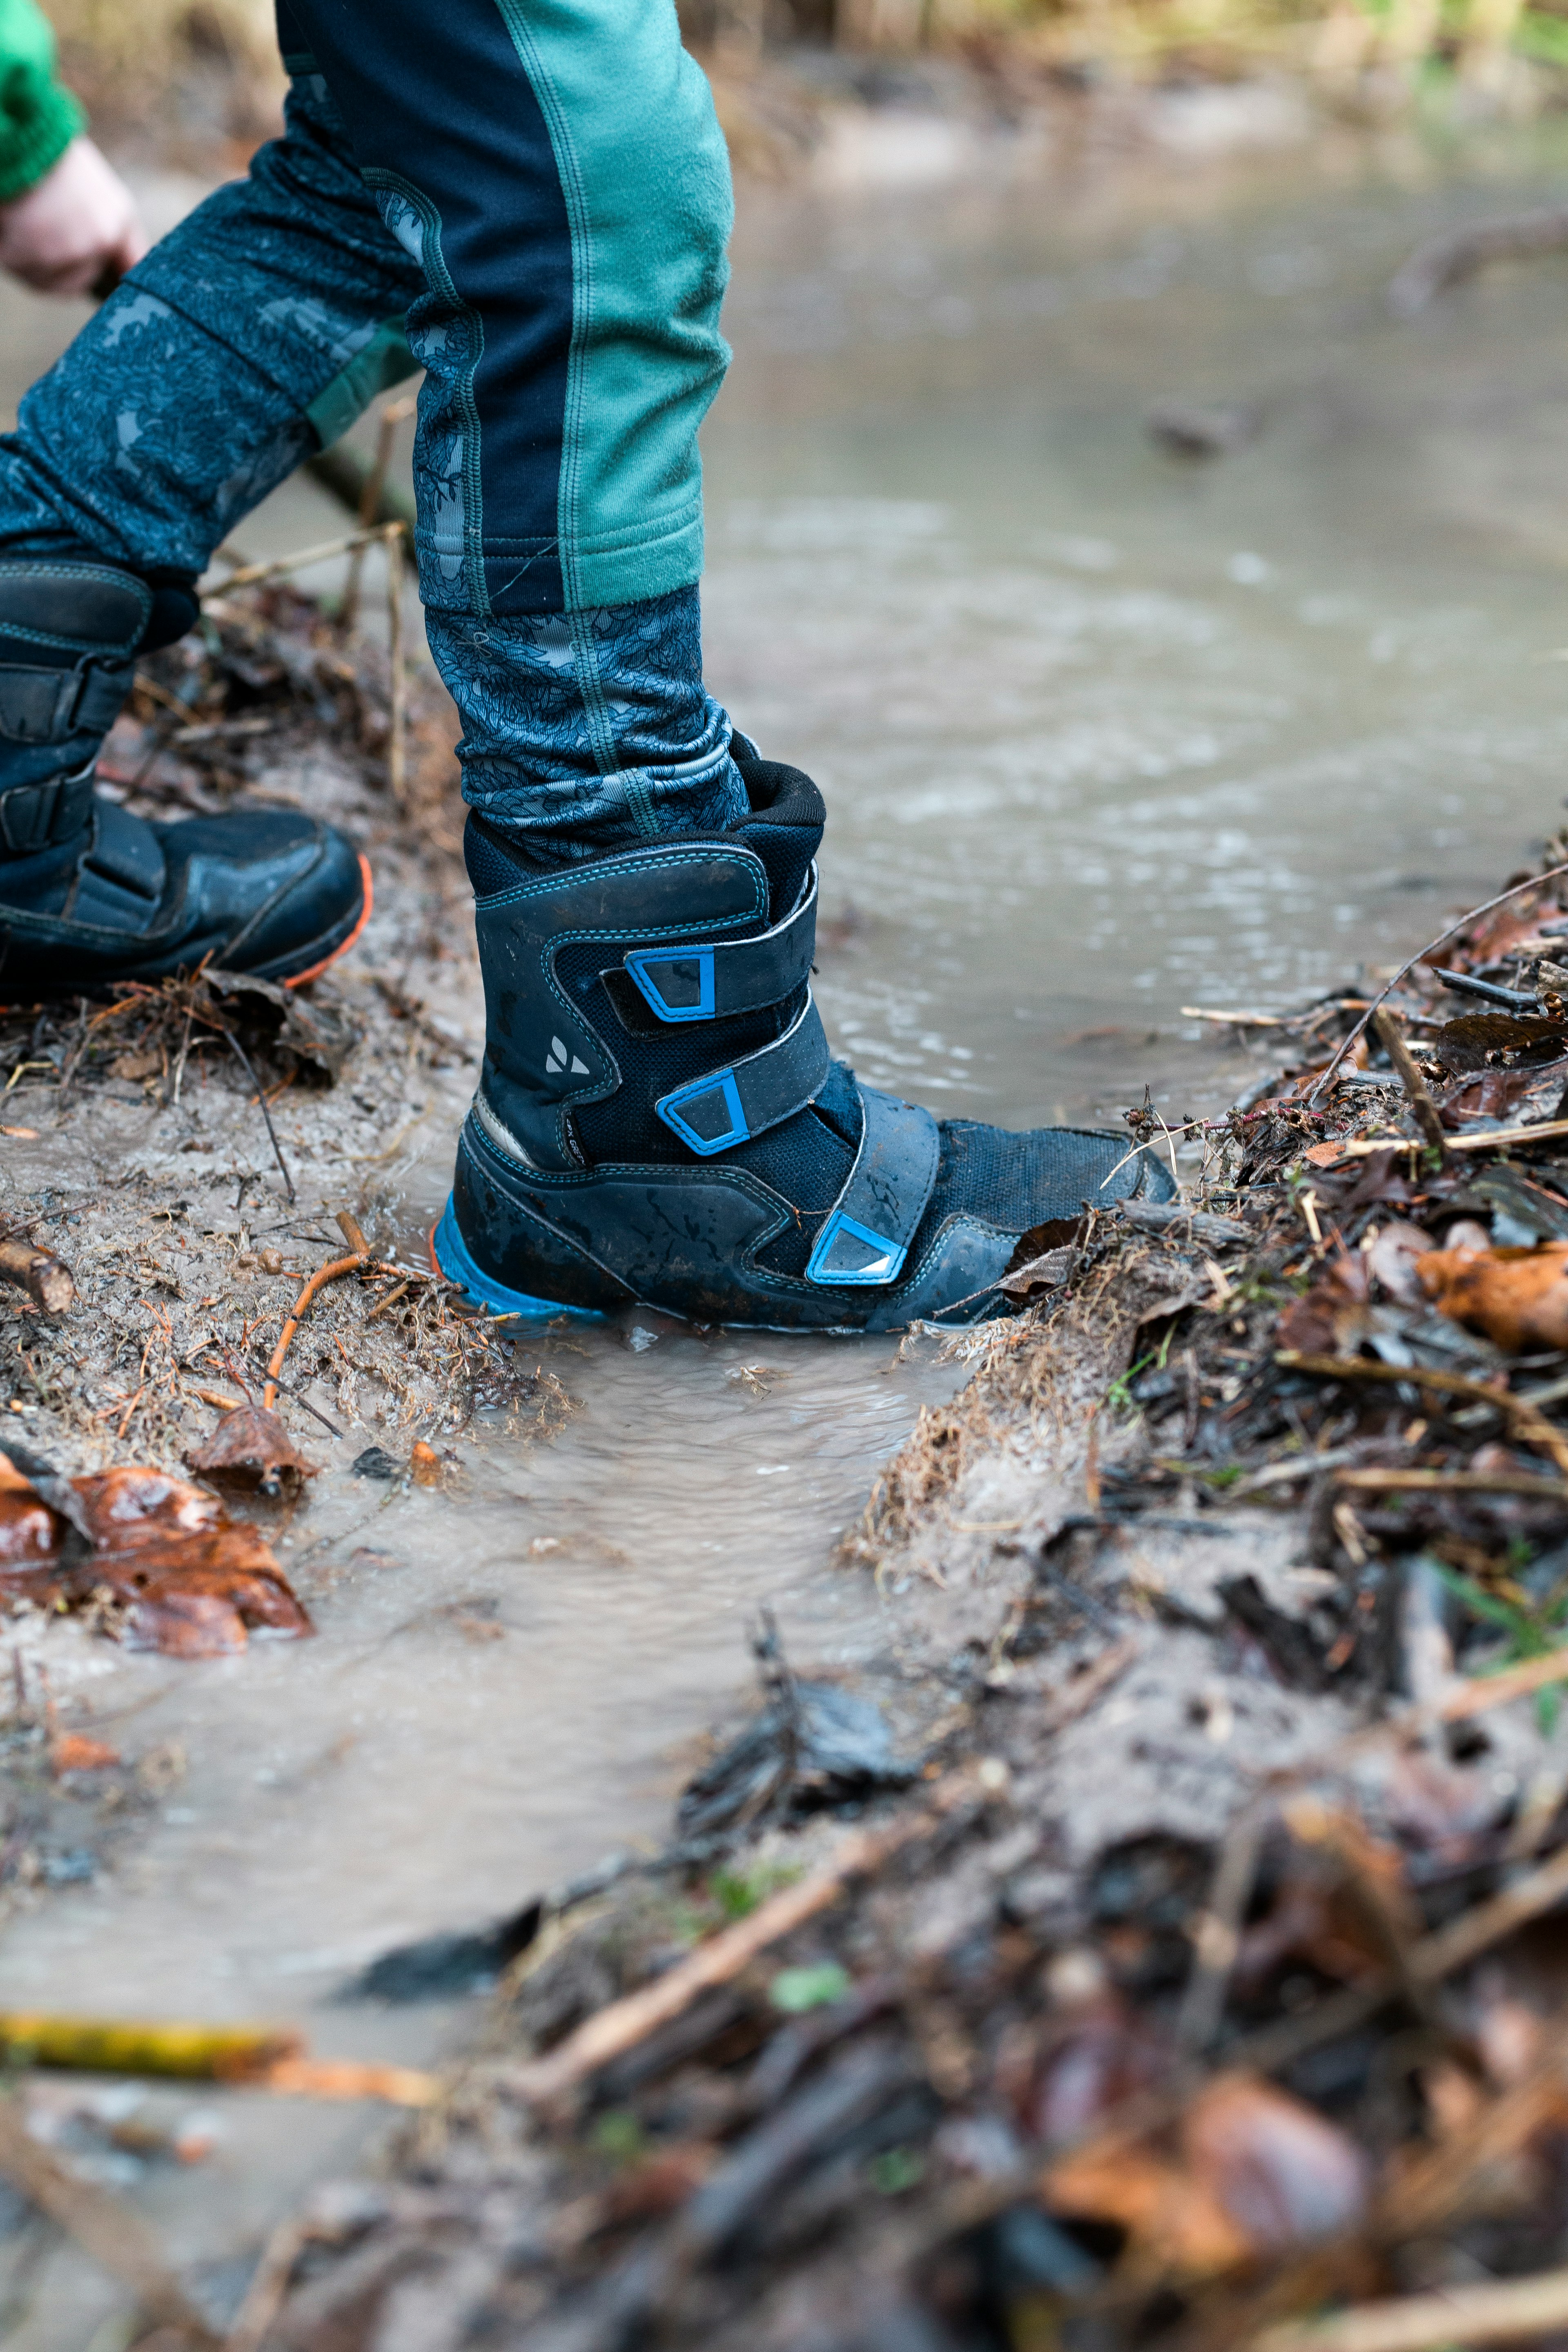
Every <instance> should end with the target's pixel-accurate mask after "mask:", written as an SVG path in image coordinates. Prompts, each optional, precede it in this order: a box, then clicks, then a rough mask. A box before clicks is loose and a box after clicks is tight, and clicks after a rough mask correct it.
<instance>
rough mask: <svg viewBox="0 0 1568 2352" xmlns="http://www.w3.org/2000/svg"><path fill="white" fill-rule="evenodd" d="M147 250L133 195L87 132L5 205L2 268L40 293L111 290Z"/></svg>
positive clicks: (0, 218) (0, 219)
mask: <svg viewBox="0 0 1568 2352" xmlns="http://www.w3.org/2000/svg"><path fill="white" fill-rule="evenodd" d="M146 250H147V236H146V232H145V231H144V230H143V228H142V223H141V221H140V219H139V218H138V216H137V212H136V204H135V199H134V198H133V197H132V194H131V191H130V189H129V188H128V187H127V186H126V185H125V183H124V181H123V180H121V177H120V175H119V173H117V172H115V171H113V170H112V169H111V168H110V165H109V164H108V163H105V161H104V159H103V157H102V156H101V155H100V153H99V151H98V149H97V148H96V147H95V146H94V145H93V143H92V142H91V140H90V139H73V140H72V141H71V143H70V145H69V146H68V148H67V149H66V151H65V153H64V154H63V155H62V156H61V157H60V159H59V162H58V163H56V164H55V165H53V167H52V168H51V169H50V170H49V171H47V172H46V173H44V176H43V178H42V179H41V180H39V181H38V182H37V184H35V185H34V186H33V187H30V188H29V189H28V190H27V192H26V194H25V195H20V196H18V197H17V198H16V201H15V203H13V204H9V205H0V269H5V270H9V272H10V273H11V275H12V277H13V278H20V279H21V280H22V282H23V284H24V285H26V286H34V287H37V289H38V291H39V293H41V294H110V293H112V291H113V289H114V288H115V287H116V286H117V285H118V284H119V282H120V280H121V278H123V277H124V275H125V272H126V271H127V270H128V269H130V268H132V266H133V265H134V264H135V263H136V262H138V261H140V260H141V258H142V255H143V254H144V253H145V252H146Z"/></svg>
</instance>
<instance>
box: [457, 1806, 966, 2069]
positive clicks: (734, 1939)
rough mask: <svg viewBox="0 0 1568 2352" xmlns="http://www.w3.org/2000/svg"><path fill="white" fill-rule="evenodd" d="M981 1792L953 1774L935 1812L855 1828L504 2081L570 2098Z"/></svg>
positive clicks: (926, 1810) (917, 1813) (924, 1812)
mask: <svg viewBox="0 0 1568 2352" xmlns="http://www.w3.org/2000/svg"><path fill="white" fill-rule="evenodd" d="M975 1793H976V1783H975V1780H974V1778H973V1774H972V1773H969V1772H964V1771H959V1772H954V1773H951V1774H950V1775H949V1776H948V1777H947V1779H946V1780H942V1781H941V1782H939V1784H938V1785H937V1787H936V1788H935V1789H934V1790H932V1791H931V1800H930V1805H929V1809H927V1808H922V1809H921V1811H919V1812H914V1813H909V1814H906V1815H905V1816H904V1817H903V1818H902V1819H901V1820H897V1821H893V1822H889V1823H887V1825H886V1826H885V1827H883V1828H881V1829H876V1830H856V1831H854V1832H851V1833H850V1835H849V1836H848V1837H847V1838H846V1839H845V1841H844V1843H843V1844H842V1845H841V1846H840V1847H839V1849H838V1851H837V1853H836V1854H835V1855H834V1857H833V1859H832V1861H831V1862H830V1863H828V1864H826V1866H825V1867H824V1868H823V1869H821V1870H817V1871H814V1872H813V1873H812V1874H811V1876H810V1877H809V1878H803V1879H801V1880H800V1881H799V1883H798V1884H797V1885H794V1886H786V1887H784V1888H783V1889H782V1890H781V1892H780V1893H779V1894H777V1895H773V1896H772V1898H771V1899H770V1900H769V1901H768V1902H766V1903H764V1904H763V1905H762V1906H761V1907H760V1908H759V1909H758V1910H756V1911H753V1912H752V1915H751V1916H750V1918H748V1919H739V1920H737V1921H736V1923H735V1925H734V1926H733V1927H727V1928H725V1929H724V1930H723V1932H722V1933H721V1934H720V1935H717V1936H713V1937H710V1938H709V1940H708V1941H707V1942H706V1943H705V1944H700V1945H699V1946H698V1948H697V1949H696V1950H695V1951H694V1952H693V1953H691V1954H690V1956H689V1958H686V1959H684V1960H682V1961H681V1962H680V1963H679V1965H678V1966H677V1967H675V1968H673V1969H670V1970H669V1971H668V1974H667V1975H665V1976H662V1977H659V1978H658V1979H656V1980H655V1982H654V1983H652V1984H650V1985H644V1986H643V1987H641V1989H640V1990H638V1991H637V1992H632V1993H627V1994H626V1996H625V1998H624V1999H623V2000H615V2001H612V2002H611V2003H610V2005H609V2007H608V2008H607V2009H602V2010H600V2011H598V2013H597V2015H596V2016H594V2017H590V2018H588V2019H587V2020H586V2021H585V2022H584V2023H583V2024H582V2025H580V2026H579V2027H578V2028H577V2030H576V2032H574V2033H570V2034H568V2035H567V2037H566V2039H565V2041H564V2042H562V2043H561V2044H560V2046H559V2047H558V2048H557V2049H554V2050H552V2051H551V2052H550V2053H549V2054H548V2055H547V2056H546V2057H543V2058H534V2059H531V2060H529V2061H528V2062H527V2063H524V2064H523V2065H521V2066H513V2067H509V2068H508V2069H507V2070H506V2071H505V2072H504V2074H501V2075H500V2077H499V2079H500V2082H501V2084H503V2085H504V2087H505V2088H506V2089H507V2090H509V2091H510V2092H511V2093H512V2094H513V2095H514V2096H516V2097H518V2098H520V2099H526V2100H528V2101H530V2102H531V2104H533V2105H538V2106H544V2105H550V2104H552V2102H554V2101H556V2100H558V2099H561V2098H563V2096H565V2095H566V2094H568V2093H569V2092H571V2091H574V2090H575V2089H576V2088H577V2086H578V2084H581V2083H584V2082H585V2081H586V2080H587V2078H588V2076H589V2075H590V2074H595V2072H596V2071H597V2070H598V2068H600V2067H601V2066H604V2065H606V2064H607V2063H608V2062H609V2061H610V2060H611V2059H612V2058H618V2057H619V2056H620V2055H621V2054H622V2053H623V2052H625V2051H627V2050H632V2049H635V2048H636V2046H637V2043H638V2042H642V2041H644V2040H645V2039H646V2038H647V2035H648V2034H650V2033H652V2032H655V2031H656V2030H657V2029H658V2027H659V2026H661V2025H668V2024H669V2023H670V2022H671V2021H672V2020H674V2019H675V2018H678V2017H679V2016H681V2015H682V2014H683V2013H684V2012H685V2011H686V2010H688V2009H689V2007H690V2005H691V2003H692V2002H693V2001H694V2000H696V1998H697V1996H698V1994H699V1993H701V1992H708V1991H710V1990H712V1988H713V1987H714V1986H716V1985H723V1984H730V1983H731V1982H733V1980H734V1979H735V1978H736V1977H737V1976H739V1975H740V1973H741V1970H742V1969H744V1968H746V1967H748V1966H749V1965H750V1963H751V1962H752V1960H754V1959H756V1958H759V1956H760V1955H761V1954H762V1953H763V1952H764V1951H766V1949H767V1948H768V1946H769V1945H770V1944H776V1943H777V1942H778V1941H779V1939H780V1937H784V1936H788V1935H790V1934H792V1933H793V1932H794V1930H795V1928H796V1927H803V1926H804V1925H805V1921H806V1920H807V1919H813V1918H815V1917H816V1914H817V1913H818V1912H819V1911H825V1910H826V1908H827V1906H828V1905H829V1904H830V1903H837V1900H838V1898H839V1896H840V1895H842V1894H843V1893H844V1891H845V1888H846V1887H847V1885H848V1883H849V1881H850V1880H851V1879H852V1878H858V1877H859V1876H861V1875H863V1874H864V1873H865V1872H867V1871H868V1870H875V1869H878V1868H879V1867H880V1865H881V1864H883V1863H884V1862H886V1861H888V1860H889V1857H890V1856H891V1855H893V1854H895V1853H898V1851H899V1849H900V1846H905V1845H908V1844H910V1843H911V1842H912V1841H913V1840H914V1839H915V1838H917V1837H921V1836H923V1835H925V1833H926V1832H928V1831H930V1830H932V1829H934V1828H935V1827H936V1826H937V1823H938V1822H939V1821H940V1820H941V1819H942V1815H943V1814H944V1813H947V1812H951V1811H952V1810H953V1808H954V1806H955V1805H956V1804H958V1803H961V1802H962V1801H963V1800H964V1799H966V1798H969V1797H973V1795H974V1794H975Z"/></svg>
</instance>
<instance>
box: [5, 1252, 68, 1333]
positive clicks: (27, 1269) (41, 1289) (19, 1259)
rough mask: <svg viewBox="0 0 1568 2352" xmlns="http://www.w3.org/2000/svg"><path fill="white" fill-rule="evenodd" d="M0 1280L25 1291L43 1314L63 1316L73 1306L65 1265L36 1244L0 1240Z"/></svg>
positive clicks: (59, 1258)
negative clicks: (40, 1308) (41, 1309)
mask: <svg viewBox="0 0 1568 2352" xmlns="http://www.w3.org/2000/svg"><path fill="white" fill-rule="evenodd" d="M0 1279H4V1280H5V1281H6V1282H10V1283H14V1284H15V1285H16V1288H17V1289H18V1290H25V1291H26V1294H27V1296H28V1297H29V1298H30V1299H31V1300H32V1302H33V1304H34V1306H35V1307H42V1308H43V1310H44V1312H45V1314H46V1315H64V1314H66V1313H67V1312H68V1310H69V1308H70V1307H73V1306H74V1305H75V1304H76V1280H75V1277H74V1276H73V1275H72V1273H71V1270H70V1268H69V1266H68V1265H67V1264H66V1262H65V1260H64V1258H63V1257H57V1256H56V1255H55V1254H54V1252H53V1250H49V1249H45V1248H44V1246H43V1244H41V1243H39V1242H28V1241H0Z"/></svg>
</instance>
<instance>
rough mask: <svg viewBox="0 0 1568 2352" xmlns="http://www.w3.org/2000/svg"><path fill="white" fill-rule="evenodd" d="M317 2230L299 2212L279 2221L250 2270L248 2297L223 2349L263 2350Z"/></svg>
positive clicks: (239, 2351)
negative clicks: (296, 2268)
mask: <svg viewBox="0 0 1568 2352" xmlns="http://www.w3.org/2000/svg"><path fill="white" fill-rule="evenodd" d="M314 2234H315V2232H314V2230H313V2229H312V2227H311V2225H310V2223H309V2222H308V2221H302V2220H301V2219H300V2215H299V2214H297V2213H290V2214H289V2215H288V2216H287V2218H286V2219H285V2220H283V2221H279V2224H278V2227H277V2228H276V2229H275V2230H274V2231H273V2232H272V2235H271V2236H270V2237H269V2238H268V2241H267V2243H266V2245H265V2246H264V2247H263V2249H262V2253H261V2260H260V2261H259V2262H258V2263H257V2265H256V2268H255V2270H254V2271H253V2272H252V2273H251V2274H250V2284H249V2285H248V2286H247V2288H246V2290H245V2300H244V2301H243V2302H242V2303H241V2305H240V2306H239V2309H238V2310H237V2312H236V2314H235V2315H234V2323H233V2325H232V2326H231V2327H230V2328H229V2331H228V2334H227V2335H226V2336H225V2337H224V2343H223V2352H261V2347H262V2345H263V2343H264V2342H265V2341H266V2338H267V2334H268V2329H269V2328H270V2327H271V2326H272V2323H273V2321H274V2320H275V2319H276V2318H277V2316H278V2314H279V2311H280V2310H281V2308H282V2305H283V2298H284V2296H285V2295H286V2294H288V2292H289V2281H290V2279H291V2278H292V2277H293V2274H294V2265H295V2263H297V2262H298V2261H299V2259H300V2255H301V2253H303V2252H304V2250H305V2248H306V2247H307V2246H308V2245H309V2244H310V2241H311V2238H312V2237H313V2236H314Z"/></svg>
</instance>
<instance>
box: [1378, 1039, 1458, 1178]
mask: <svg viewBox="0 0 1568 2352" xmlns="http://www.w3.org/2000/svg"><path fill="white" fill-rule="evenodd" d="M1370 1018H1371V1022H1372V1025H1373V1030H1374V1031H1375V1033H1376V1035H1377V1038H1378V1041H1379V1043H1380V1044H1381V1045H1382V1046H1383V1048H1384V1052H1385V1053H1386V1054H1387V1055H1388V1058H1389V1060H1390V1061H1391V1062H1392V1063H1393V1065H1394V1068H1395V1069H1396V1070H1397V1071H1398V1073H1399V1083H1400V1085H1401V1086H1402V1087H1404V1088H1405V1097H1406V1099H1407V1100H1408V1102H1409V1105H1410V1108H1411V1110H1412V1111H1413V1112H1414V1114H1415V1124H1416V1126H1417V1127H1418V1128H1419V1129H1421V1132H1422V1134H1423V1135H1424V1136H1425V1137H1426V1140H1427V1142H1428V1143H1429V1144H1430V1146H1431V1148H1432V1150H1434V1151H1435V1152H1436V1154H1437V1156H1438V1158H1439V1159H1440V1160H1442V1161H1443V1163H1444V1165H1445V1166H1447V1159H1448V1138H1447V1133H1446V1132H1445V1129H1444V1127H1443V1122H1442V1120H1441V1119H1440V1118H1438V1116H1437V1106H1436V1103H1435V1102H1434V1101H1433V1099H1432V1094H1431V1089H1430V1088H1429V1087H1428V1086H1427V1084H1426V1079H1425V1078H1424V1077H1423V1076H1422V1075H1421V1073H1420V1071H1419V1070H1418V1069H1417V1068H1416V1066H1415V1055H1413V1054H1412V1053H1411V1051H1410V1048H1409V1046H1408V1045H1406V1044H1405V1034H1404V1032H1403V1030H1402V1029H1401V1028H1400V1026H1399V1023H1398V1022H1397V1020H1396V1019H1395V1018H1394V1014H1393V1013H1389V1012H1386V1011H1383V1010H1379V1011H1378V1012H1376V1013H1373V1014H1372V1015H1371V1016H1370Z"/></svg>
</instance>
